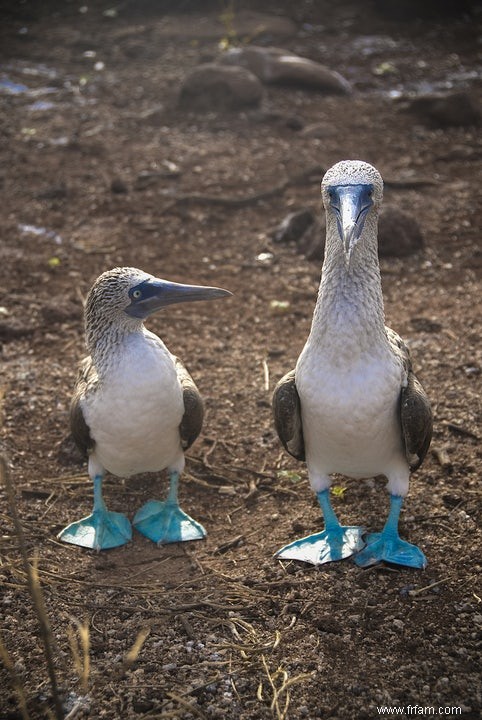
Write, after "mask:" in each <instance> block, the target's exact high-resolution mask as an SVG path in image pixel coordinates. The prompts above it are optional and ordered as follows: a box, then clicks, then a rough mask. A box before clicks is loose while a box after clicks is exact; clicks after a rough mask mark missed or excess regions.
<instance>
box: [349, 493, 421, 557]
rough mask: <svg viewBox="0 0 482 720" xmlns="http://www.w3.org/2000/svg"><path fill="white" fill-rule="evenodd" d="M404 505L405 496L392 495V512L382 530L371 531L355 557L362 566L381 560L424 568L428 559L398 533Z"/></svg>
mask: <svg viewBox="0 0 482 720" xmlns="http://www.w3.org/2000/svg"><path fill="white" fill-rule="evenodd" d="M402 505H403V497H401V496H400V495H390V512H389V514H388V518H387V521H386V523H385V527H384V528H383V530H382V532H379V533H370V534H369V535H368V536H367V537H366V538H365V541H366V543H367V545H366V547H365V548H364V549H363V550H362V551H361V552H359V553H358V555H357V556H356V557H355V562H356V564H357V565H359V566H360V567H370V566H371V565H376V564H377V563H379V562H382V561H384V562H388V563H394V564H395V565H405V566H406V567H412V568H420V569H423V568H424V567H426V566H427V559H426V557H425V555H424V554H423V552H422V551H421V550H420V549H419V548H418V547H417V546H416V545H412V544H411V543H409V542H406V541H405V540H402V539H401V538H400V536H399V534H398V519H399V516H400V510H401V508H402Z"/></svg>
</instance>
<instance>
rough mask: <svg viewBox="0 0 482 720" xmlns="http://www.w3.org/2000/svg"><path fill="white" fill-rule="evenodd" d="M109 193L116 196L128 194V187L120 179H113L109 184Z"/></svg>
mask: <svg viewBox="0 0 482 720" xmlns="http://www.w3.org/2000/svg"><path fill="white" fill-rule="evenodd" d="M110 191H111V192H113V193H115V194H116V195H121V194H122V193H126V192H128V187H127V185H126V184H125V182H124V181H123V180H121V178H114V179H113V180H112V182H111V184H110Z"/></svg>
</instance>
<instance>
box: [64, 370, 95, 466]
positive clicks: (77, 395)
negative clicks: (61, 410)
mask: <svg viewBox="0 0 482 720" xmlns="http://www.w3.org/2000/svg"><path fill="white" fill-rule="evenodd" d="M96 383H97V371H96V369H95V367H94V364H93V363H92V358H91V357H86V358H84V360H82V362H81V364H80V368H79V374H78V376H77V381H76V383H75V388H74V394H73V396H72V401H71V403H70V430H71V432H72V437H73V438H74V440H75V442H76V444H77V446H78V447H79V449H80V450H81V451H82V452H83V453H85V454H87V453H88V451H89V450H92V448H93V447H94V441H93V439H92V438H91V436H90V430H89V426H88V425H87V423H86V422H85V418H84V413H83V412H82V407H81V400H82V398H83V397H84V395H85V393H86V391H87V389H89V390H90V389H93V388H94V387H95V385H96Z"/></svg>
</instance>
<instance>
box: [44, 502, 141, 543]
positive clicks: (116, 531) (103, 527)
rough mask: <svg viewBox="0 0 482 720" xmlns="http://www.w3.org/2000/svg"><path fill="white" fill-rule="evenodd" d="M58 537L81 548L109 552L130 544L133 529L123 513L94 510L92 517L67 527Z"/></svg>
mask: <svg viewBox="0 0 482 720" xmlns="http://www.w3.org/2000/svg"><path fill="white" fill-rule="evenodd" d="M57 537H58V538H59V540H63V542H67V543H72V544H73V545H80V547H86V548H93V549H94V550H108V549H109V548H114V547H119V546H120V545H125V544H126V543H127V542H129V540H131V539H132V528H131V524H130V522H129V520H128V519H127V518H126V516H125V515H123V514H122V513H118V512H109V511H108V510H94V512H93V513H92V514H91V515H88V516H87V517H85V518H82V520H78V521H77V522H73V523H70V525H67V527H66V528H64V529H63V530H62V531H61V532H60V533H59V534H58V535H57Z"/></svg>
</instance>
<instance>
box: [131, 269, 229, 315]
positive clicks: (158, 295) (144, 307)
mask: <svg viewBox="0 0 482 720" xmlns="http://www.w3.org/2000/svg"><path fill="white" fill-rule="evenodd" d="M228 295H232V293H230V292H229V290H222V289H221V288H217V287H207V286H204V285H184V284H182V283H175V282H169V281H168V280H159V279H158V278H153V279H152V280H151V279H148V280H144V282H141V283H139V285H136V286H135V287H133V288H131V289H130V290H129V297H130V299H131V303H130V305H128V306H127V307H126V308H125V311H124V312H126V313H127V315H130V316H131V317H134V318H139V319H140V320H145V318H147V317H149V315H151V314H152V313H154V312H156V311H157V310H160V309H161V308H163V307H166V305H174V304H175V303H182V302H194V301H197V300H216V299H217V298H222V297H227V296H228Z"/></svg>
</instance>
